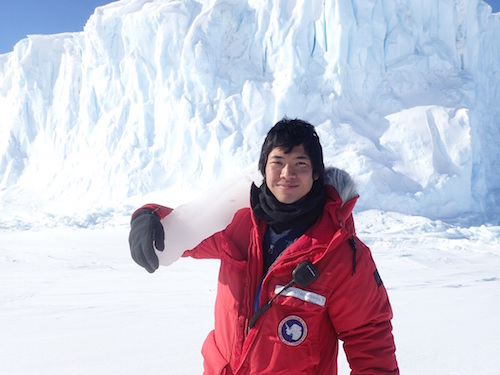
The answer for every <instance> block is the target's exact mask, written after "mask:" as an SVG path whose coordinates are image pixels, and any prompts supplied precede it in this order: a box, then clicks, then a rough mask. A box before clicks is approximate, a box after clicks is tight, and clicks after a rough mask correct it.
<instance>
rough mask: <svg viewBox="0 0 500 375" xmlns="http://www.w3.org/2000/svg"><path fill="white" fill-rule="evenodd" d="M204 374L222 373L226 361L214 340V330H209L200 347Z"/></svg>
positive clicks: (224, 372)
mask: <svg viewBox="0 0 500 375" xmlns="http://www.w3.org/2000/svg"><path fill="white" fill-rule="evenodd" d="M201 354H202V355H203V369H204V371H203V374H204V375H224V374H226V370H225V369H226V366H227V365H228V361H227V360H226V359H225V358H224V357H223V355H222V354H221V352H220V351H219V348H218V347H217V344H216V342H215V334H214V331H212V332H210V333H209V334H208V336H207V338H206V339H205V342H204V343H203V347H202V348H201Z"/></svg>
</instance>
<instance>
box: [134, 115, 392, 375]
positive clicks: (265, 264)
mask: <svg viewBox="0 0 500 375" xmlns="http://www.w3.org/2000/svg"><path fill="white" fill-rule="evenodd" d="M259 170H260V172H261V173H262V175H263V177H264V182H263V183H262V185H261V186H260V187H257V186H255V185H254V184H253V185H252V187H251V195H250V203H251V208H243V209H240V210H239V211H237V212H236V214H235V216H234V218H233V220H232V222H231V223H230V224H229V225H228V226H227V228H226V229H225V230H223V231H221V232H218V233H215V234H213V235H212V236H210V237H209V238H207V239H205V240H203V241H202V242H201V243H200V244H199V245H197V246H196V247H195V248H193V249H191V250H187V251H186V252H185V253H184V254H183V256H186V257H187V256H190V257H193V258H200V259H201V258H215V259H220V260H221V266H220V272H219V282H218V291H217V298H216V302H215V329H214V330H213V331H212V332H211V333H210V334H209V335H208V337H207V339H206V340H205V343H204V345H203V348H202V353H203V357H204V368H205V374H226V375H229V374H256V375H257V374H258V375H263V374H315V375H317V374H336V373H337V354H338V341H339V340H342V341H343V342H344V350H345V352H346V356H347V359H348V361H349V364H350V367H351V369H352V374H399V370H398V365H397V362H396V357H395V345H394V340H393V336H392V326H391V319H392V311H391V307H390V304H389V300H388V297H387V293H386V290H385V288H384V285H383V284H382V280H381V278H380V276H379V274H378V272H377V269H376V266H375V264H374V262H373V260H372V257H371V253H370V250H369V249H368V248H367V247H366V246H365V245H364V244H363V243H362V242H361V241H360V240H359V239H358V238H357V237H356V234H355V229H354V222H353V218H352V209H353V207H354V205H355V203H356V200H357V197H358V195H357V191H356V188H355V185H354V183H353V181H352V179H351V178H350V177H349V175H348V174H347V173H346V172H343V171H341V170H338V169H334V168H330V169H326V170H325V167H324V165H323V152H322V148H321V144H320V142H319V138H318V136H317V134H316V132H315V130H314V128H313V126H312V125H310V124H309V123H307V122H304V121H301V120H289V119H283V120H281V121H279V122H278V123H277V124H276V125H275V126H274V127H273V128H272V129H271V130H270V131H269V133H268V134H267V136H266V139H265V141H264V144H263V146H262V151H261V155H260V160H259ZM169 212H170V211H169V209H167V208H165V207H161V206H157V205H147V206H145V207H143V208H142V209H139V210H138V211H136V212H135V213H134V215H133V216H132V222H131V232H130V238H129V241H130V249H131V253H132V257H133V258H134V260H135V261H136V262H137V263H139V264H140V265H141V266H143V267H144V268H146V269H147V270H148V271H149V272H154V270H155V269H156V268H157V267H158V259H157V257H156V254H155V251H154V248H153V243H154V244H156V247H157V248H158V249H159V250H163V235H164V234H163V230H162V226H161V223H160V219H161V218H162V217H163V216H165V215H167V214H168V213H169ZM166 251H168V249H167V250H166ZM304 265H305V266H304Z"/></svg>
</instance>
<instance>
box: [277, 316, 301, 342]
mask: <svg viewBox="0 0 500 375" xmlns="http://www.w3.org/2000/svg"><path fill="white" fill-rule="evenodd" d="M278 336H279V337H280V340H281V341H282V342H283V343H284V344H287V345H290V346H297V345H300V344H301V343H302V342H304V340H305V339H306V336H307V325H306V322H304V320H302V318H300V317H298V316H296V315H290V316H287V317H286V318H285V319H283V320H282V321H281V323H280V325H279V326H278Z"/></svg>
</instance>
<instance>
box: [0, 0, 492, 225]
mask: <svg viewBox="0 0 500 375" xmlns="http://www.w3.org/2000/svg"><path fill="white" fill-rule="evenodd" d="M499 22H500V19H499V15H498V14H494V15H492V14H491V8H490V7H489V6H487V5H486V4H485V3H484V2H483V1H481V0H454V1H452V0H419V1H414V0H398V1H394V0H391V1H384V0H382V1H380V0H378V1H375V0H351V1H348V0H337V1H335V0H330V1H327V0H302V1H299V0H297V1H272V2H270V1H264V0H260V1H259V0H249V1H237V0H225V1H222V0H218V1H208V0H207V1H204V2H200V1H194V0H186V1H158V0H152V1H146V0H134V1H131V0H128V1H127V0H122V1H119V2H115V3H111V4H109V5H107V6H104V7H100V8H97V9H96V11H95V13H94V14H93V15H92V16H91V18H90V19H89V21H88V22H87V24H86V26H85V29H84V31H83V32H82V33H68V34H58V35H52V36H40V35H33V36H30V37H28V38H27V39H25V40H22V41H20V42H19V43H18V44H17V45H16V47H15V49H14V51H13V52H12V53H9V54H4V55H0V113H2V116H1V117H0V197H1V198H2V204H1V205H0V210H1V209H2V207H3V208H5V207H6V206H7V205H10V206H9V207H13V206H21V207H22V206H27V207H29V209H31V210H39V211H43V210H44V209H46V208H47V207H48V206H49V205H50V204H49V203H47V202H51V204H53V203H54V202H58V201H60V202H66V203H67V202H75V201H78V202H80V203H82V202H83V203H85V205H84V207H88V210H92V207H97V206H100V207H111V208H110V209H111V210H112V209H113V207H117V206H118V205H120V204H122V203H123V202H124V201H126V200H127V199H128V198H130V197H133V196H141V195H144V194H146V193H149V192H154V191H159V190H164V189H167V188H174V187H177V188H179V187H180V188H183V189H204V188H206V187H208V186H211V185H213V184H214V183H216V181H217V180H219V179H222V178H225V177H229V176H233V175H234V174H235V173H238V171H240V170H241V169H243V168H245V167H247V166H249V165H251V164H252V163H253V162H254V161H255V160H256V159H257V158H258V154H259V151H260V145H261V142H262V140H263V137H264V136H265V134H266V132H267V130H268V129H269V128H270V127H271V126H272V124H274V122H275V121H276V120H278V119H279V118H281V117H282V116H284V115H287V116H289V117H300V118H304V119H306V120H308V121H310V122H312V123H313V124H315V125H317V127H318V132H319V134H320V137H321V139H322V141H323V144H324V148H325V157H326V159H327V164H333V165H336V166H338V167H341V168H345V169H346V170H348V171H349V172H350V173H351V174H352V175H353V176H354V177H355V179H357V180H358V182H359V184H360V187H361V196H362V197H361V200H360V201H359V204H358V209H361V210H362V209H369V208H380V209H385V210H395V211H400V212H404V213H411V214H421V215H426V216H431V217H440V218H448V217H455V216H458V215H462V214H465V213H469V212H476V213H480V214H482V215H484V216H485V217H487V218H488V219H492V220H497V219H498V214H497V212H498V208H499V207H500V189H499V188H498V186H500V174H499V172H498V171H499V170H500V169H499V162H500V151H499V148H498V143H499V140H500V134H499V132H500V131H499V128H500V127H499V126H498V118H499V116H498V115H499V113H498V112H499V111H500V109H499V105H498V103H499V102H500V90H499V82H500V79H499V69H500V58H499V57H500V47H499V43H498V35H499V32H500V25H499ZM66 203H65V204H66ZM0 212H1V211H0ZM5 221H7V220H6V219H5Z"/></svg>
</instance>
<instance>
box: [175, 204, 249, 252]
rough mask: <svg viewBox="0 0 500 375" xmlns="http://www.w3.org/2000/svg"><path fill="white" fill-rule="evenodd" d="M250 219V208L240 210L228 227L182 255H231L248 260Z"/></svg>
mask: <svg viewBox="0 0 500 375" xmlns="http://www.w3.org/2000/svg"><path fill="white" fill-rule="evenodd" d="M250 220H251V219H250V212H249V209H247V208H244V209H240V210H238V211H237V212H236V214H235V215H234V217H233V220H232V221H231V223H230V224H229V225H228V226H227V227H226V229H224V230H222V231H220V232H217V233H215V234H213V235H211V236H210V237H208V238H206V239H204V240H203V241H201V242H200V243H199V244H198V245H196V246H195V247H194V248H193V249H191V250H187V251H185V252H184V254H183V255H182V256H183V257H192V258H196V259H223V258H224V257H229V258H232V259H236V260H246V259H247V251H248V247H249V244H250V235H249V225H250Z"/></svg>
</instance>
